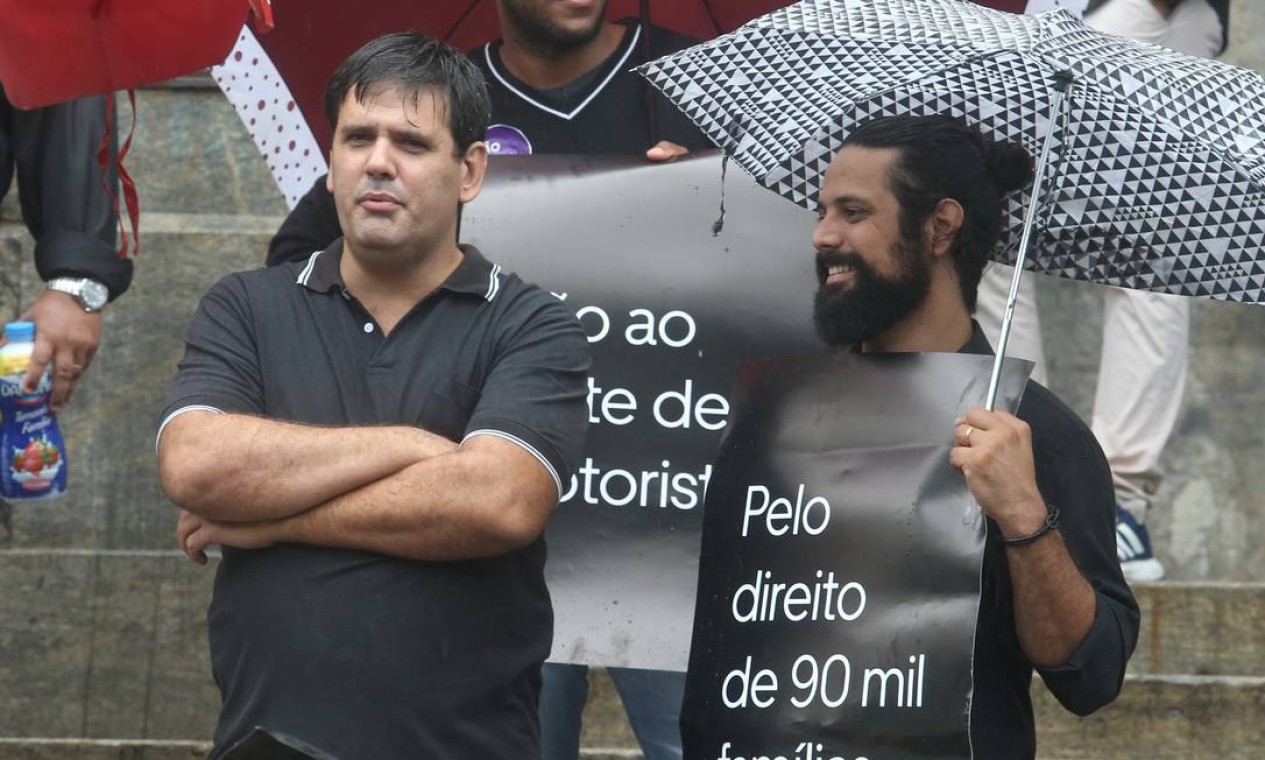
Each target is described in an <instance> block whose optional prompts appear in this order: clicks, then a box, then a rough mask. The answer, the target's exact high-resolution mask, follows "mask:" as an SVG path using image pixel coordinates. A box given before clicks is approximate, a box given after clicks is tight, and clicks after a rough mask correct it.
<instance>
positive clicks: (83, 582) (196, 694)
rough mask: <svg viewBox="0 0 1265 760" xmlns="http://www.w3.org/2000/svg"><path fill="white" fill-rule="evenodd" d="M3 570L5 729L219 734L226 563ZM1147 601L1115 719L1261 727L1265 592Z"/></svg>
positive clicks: (591, 743)
mask: <svg viewBox="0 0 1265 760" xmlns="http://www.w3.org/2000/svg"><path fill="white" fill-rule="evenodd" d="M146 445H149V444H148V443H146ZM66 501H67V500H63V501H62V502H52V503H49V504H47V505H40V506H30V505H20V506H16V507H15V508H14V509H15V512H14V514H13V516H12V517H13V519H14V523H15V525H18V526H20V525H22V524H24V522H25V520H26V519H31V516H29V515H27V516H23V514H22V512H23V511H24V510H29V509H61V508H63V506H62V505H63V504H64V503H65V502H66ZM146 508H147V509H148V510H149V511H151V512H153V513H154V516H153V517H152V518H151V519H153V520H155V521H160V520H168V519H171V518H172V516H171V515H170V514H169V512H170V508H169V507H167V506H166V505H164V504H162V503H155V502H154V501H150V502H149V504H148V506H147V507H146ZM73 516H74V515H73V512H72V513H70V514H67V515H66V516H65V518H64V519H66V520H70V519H71V518H72V517H73ZM168 538H169V534H168ZM0 577H3V578H5V579H6V583H5V593H4V594H2V595H0V736H9V737H15V736H16V737H21V736H37V737H55V738H71V737H86V738H92V739H124V738H132V737H136V738H143V739H150V740H203V739H205V738H207V737H209V736H210V732H211V728H212V726H213V723H214V719H215V714H216V709H217V706H218V695H217V693H216V691H215V688H214V686H213V684H212V682H211V678H210V665H209V660H208V653H207V643H206V606H207V602H208V600H209V596H210V589H211V584H212V582H213V578H214V565H212V566H211V567H207V568H203V567H198V566H196V565H193V564H192V563H190V562H189V561H188V560H187V559H186V558H185V557H184V556H183V555H182V554H180V553H179V552H176V551H174V550H171V549H166V550H89V549H74V548H71V549H35V548H10V549H8V550H0ZM1138 597H1139V599H1140V601H1141V604H1142V607H1143V610H1144V625H1143V629H1142V630H1143V633H1142V640H1141V644H1140V646H1139V648H1138V653H1137V655H1135V657H1134V660H1133V663H1132V675H1131V676H1130V680H1129V683H1128V687H1127V688H1126V690H1125V694H1124V696H1123V697H1122V698H1121V701H1120V703H1118V704H1117V705H1115V706H1113V707H1112V708H1110V709H1109V710H1107V711H1106V712H1105V713H1104V715H1105V716H1106V718H1105V719H1107V720H1108V721H1109V722H1110V721H1111V720H1114V719H1113V718H1112V717H1111V716H1116V715H1121V716H1124V717H1123V718H1120V719H1119V721H1118V722H1117V723H1115V724H1113V725H1117V726H1118V725H1119V724H1120V722H1123V723H1124V724H1125V725H1128V724H1131V723H1132V722H1134V721H1135V720H1139V719H1141V717H1140V716H1143V715H1150V714H1151V713H1155V714H1154V715H1150V717H1147V720H1148V721H1152V722H1155V721H1159V722H1160V723H1164V722H1165V721H1167V722H1168V723H1171V724H1173V725H1174V728H1173V729H1172V730H1173V731H1175V732H1178V733H1180V734H1181V735H1186V734H1185V733H1182V732H1186V733H1188V732H1189V730H1195V729H1198V731H1212V730H1213V729H1214V728H1215V730H1216V731H1217V732H1219V733H1220V734H1223V735H1225V736H1227V737H1233V736H1236V735H1238V734H1241V733H1242V732H1243V731H1251V730H1261V726H1256V725H1253V726H1247V727H1244V728H1241V729H1235V728H1233V726H1234V723H1233V722H1231V723H1227V724H1226V725H1224V726H1221V727H1220V728H1216V726H1219V725H1221V723H1223V722H1225V721H1227V720H1230V719H1231V718H1233V720H1234V721H1238V717H1236V716H1242V715H1249V714H1251V712H1250V711H1251V710H1253V709H1256V707H1259V706H1260V704H1259V703H1260V700H1261V696H1262V685H1261V684H1262V680H1263V679H1265V664H1263V662H1265V657H1263V656H1262V652H1265V649H1263V647H1265V625H1262V618H1263V617H1265V586H1261V585H1255V584H1193V583H1159V584H1151V585H1146V586H1141V587H1139V588H1138ZM590 678H591V683H592V686H591V689H590V694H591V699H590V702H589V706H588V708H587V710H586V713H585V723H584V745H585V746H586V747H590V748H594V749H603V748H606V749H612V750H630V749H633V748H635V747H636V743H635V741H634V739H633V736H632V733H631V731H630V730H629V728H628V725H627V721H626V719H625V718H624V712H623V707H622V705H621V704H620V702H619V697H618V695H617V694H616V693H615V690H614V688H613V686H612V685H611V684H610V680H609V678H607V677H606V675H605V673H604V672H603V671H601V670H600V669H594V670H593V671H592V673H591V676H590ZM1046 702H1048V700H1046ZM1038 705H1040V706H1041V709H1042V710H1043V713H1042V714H1043V715H1050V716H1051V717H1050V720H1051V721H1053V722H1052V724H1051V725H1053V726H1055V727H1056V728H1057V730H1058V731H1059V732H1060V734H1059V735H1073V734H1074V733H1075V731H1076V730H1080V731H1092V730H1097V729H1093V728H1092V727H1093V726H1097V725H1099V724H1098V723H1093V722H1081V721H1075V720H1073V719H1072V718H1071V717H1070V716H1067V717H1061V716H1059V715H1058V713H1057V712H1056V711H1053V710H1051V709H1049V705H1047V704H1045V702H1042V700H1041V698H1038ZM1206 705H1207V706H1210V707H1205V706H1206ZM1214 707H1215V709H1214ZM1199 710H1203V712H1198V711H1199ZM1157 711H1158V712H1157ZM1161 714H1162V715H1167V716H1169V717H1157V716H1160V715H1161ZM1221 716H1225V717H1221ZM1102 719H1103V718H1097V717H1096V718H1093V719H1091V721H1099V720H1102ZM1248 722H1251V721H1248ZM1262 725H1265V724H1262ZM1078 726H1079V727H1081V728H1073V727H1078ZM1085 727H1090V728H1085ZM1109 728H1110V726H1108V728H1106V729H1103V730H1104V731H1106V730H1109ZM1075 746H1081V744H1075ZM1249 746H1251V745H1249ZM1259 746H1261V747H1263V748H1265V742H1262V743H1261V744H1260V745H1259ZM3 756H4V755H3V752H2V751H0V757H3ZM1068 756H1069V757H1080V755H1068Z"/></svg>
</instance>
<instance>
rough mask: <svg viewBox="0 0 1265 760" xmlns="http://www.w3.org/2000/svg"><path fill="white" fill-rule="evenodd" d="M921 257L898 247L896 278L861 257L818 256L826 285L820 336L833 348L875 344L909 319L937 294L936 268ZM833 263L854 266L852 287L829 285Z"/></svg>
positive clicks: (816, 305) (817, 321)
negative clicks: (934, 288) (932, 292)
mask: <svg viewBox="0 0 1265 760" xmlns="http://www.w3.org/2000/svg"><path fill="white" fill-rule="evenodd" d="M921 253H922V252H916V251H915V250H914V249H913V248H912V247H911V246H909V245H908V244H906V243H905V242H904V241H901V242H899V243H897V244H896V245H894V246H893V247H892V260H893V261H895V262H896V264H897V265H898V270H899V271H898V274H897V276H896V277H895V278H891V279H889V278H886V277H884V276H883V275H881V274H879V273H878V271H877V270H875V269H874V267H872V266H870V264H869V263H868V262H866V261H865V260H864V259H862V258H861V257H860V256H858V255H857V254H855V253H843V252H840V251H822V252H820V253H818V254H817V281H818V282H819V283H821V287H820V288H818V290H817V296H816V298H814V300H813V324H814V325H815V326H816V328H817V337H819V338H821V340H822V341H823V342H825V343H826V344H827V345H829V346H834V347H836V348H846V347H848V346H853V345H857V344H859V343H863V342H865V341H868V340H873V339H874V338H876V337H878V336H879V335H881V334H882V333H883V332H885V331H886V330H888V329H889V328H891V327H892V326H893V325H895V324H896V323H898V322H900V321H901V320H902V319H904V318H905V317H906V316H908V315H909V313H910V312H912V311H913V310H914V309H915V308H917V307H918V306H919V305H920V304H921V303H922V302H923V301H924V300H926V298H927V293H928V292H929V291H930V290H931V266H930V264H929V263H928V262H927V260H926V258H925V256H923V255H921ZM833 264H850V265H851V266H852V267H853V275H852V282H851V284H850V285H849V286H847V287H846V288H845V287H843V286H838V285H826V284H825V282H826V268H827V267H829V266H830V265H833Z"/></svg>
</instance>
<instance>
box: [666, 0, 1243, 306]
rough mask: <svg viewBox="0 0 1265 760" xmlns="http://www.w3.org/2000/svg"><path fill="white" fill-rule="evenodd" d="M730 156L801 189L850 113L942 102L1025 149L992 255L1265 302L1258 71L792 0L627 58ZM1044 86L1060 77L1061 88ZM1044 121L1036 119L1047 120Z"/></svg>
mask: <svg viewBox="0 0 1265 760" xmlns="http://www.w3.org/2000/svg"><path fill="white" fill-rule="evenodd" d="M641 71H642V73H643V74H644V75H645V76H646V78H647V79H648V80H649V81H650V82H651V83H652V84H653V85H654V86H655V87H657V88H658V89H660V90H661V91H662V92H663V93H664V94H665V95H666V96H667V97H668V98H669V99H670V100H672V101H673V102H675V103H677V104H678V105H679V106H680V107H681V108H682V110H683V111H685V113H686V114H687V115H689V116H690V118H692V119H693V120H694V121H695V122H696V123H697V124H698V125H699V126H700V127H701V128H702V129H703V131H704V132H705V133H706V134H707V135H708V136H709V137H711V138H712V139H713V140H714V141H715V142H716V143H717V145H719V146H720V147H722V148H724V149H725V150H726V151H727V152H729V153H730V154H731V155H732V156H733V157H734V159H735V160H736V161H737V163H738V164H739V165H740V166H742V167H743V168H744V169H745V170H746V171H748V172H750V173H751V174H752V175H753V176H754V177H756V179H757V180H759V181H760V182H762V183H763V184H765V185H766V186H767V187H769V188H770V189H772V190H774V191H776V192H778V193H779V194H781V195H783V196H784V197H786V198H788V199H790V200H792V201H794V202H795V203H798V204H800V205H803V206H807V207H809V208H812V207H815V206H816V203H817V194H818V191H819V188H820V183H821V177H822V175H823V174H824V172H825V169H826V167H827V166H829V164H830V161H831V159H832V158H833V157H834V155H835V154H836V153H837V152H838V150H839V148H840V146H841V145H842V144H843V141H844V140H845V139H846V138H847V136H848V135H849V134H851V132H852V130H853V129H854V128H855V127H856V126H857V125H858V124H860V123H862V122H864V121H867V120H869V119H873V118H878V117H881V116H890V115H897V114H950V115H953V116H956V117H961V118H963V119H965V120H966V121H967V122H969V123H971V124H973V125H974V126H976V127H977V128H979V129H980V130H981V131H982V132H983V133H985V134H987V135H989V136H990V137H992V138H993V139H998V140H1010V141H1016V142H1019V143H1021V144H1022V145H1023V146H1024V147H1025V148H1027V149H1028V151H1029V152H1030V153H1032V154H1033V155H1034V156H1037V155H1040V154H1041V149H1042V147H1043V146H1044V145H1045V141H1046V140H1047V135H1048V140H1049V145H1048V162H1047V166H1046V177H1045V179H1044V181H1043V183H1042V187H1041V188H1040V189H1039V190H1037V191H1035V193H1034V192H1033V191H1031V190H1029V191H1025V192H1020V193H1016V194H1014V197H1012V198H1010V199H1008V204H1007V208H1006V211H1005V219H1004V234H1003V239H1002V242H1001V244H1000V245H999V246H998V249H997V250H996V251H994V252H993V257H994V258H995V259H996V260H998V261H1003V262H1008V263H1009V262H1013V261H1014V260H1015V258H1016V253H1017V248H1018V241H1019V238H1020V236H1021V233H1022V225H1023V219H1024V211H1025V209H1026V208H1027V207H1028V205H1029V204H1030V203H1033V202H1035V203H1036V204H1037V209H1036V215H1035V220H1036V221H1035V226H1036V229H1034V233H1035V234H1034V235H1033V241H1034V243H1033V250H1031V251H1029V259H1028V260H1029V267H1030V268H1032V269H1034V270H1038V271H1042V272H1046V273H1049V274H1054V275H1058V276H1062V277H1068V278H1073V279H1081V280H1089V281H1093V282H1100V283H1106V284H1111V285H1119V286H1123V287H1130V288H1139V289H1147V290H1155V291H1159V292H1165V293H1177V294H1182V295H1190V296H1203V297H1212V298H1219V299H1227V300H1235V301H1248V302H1255V303H1260V302H1265V285H1263V283H1265V265H1263V264H1262V260H1263V259H1265V79H1263V78H1262V77H1261V75H1260V74H1258V73H1255V72H1251V71H1246V70H1243V69H1237V68H1235V67H1232V66H1227V65H1225V64H1222V63H1219V62H1216V61H1208V60H1204V59H1199V58H1193V57H1189V56H1184V55H1180V54H1178V53H1174V52H1172V51H1169V50H1166V49H1163V48H1160V47H1157V46H1153V45H1146V44H1141V43H1136V42H1133V41H1131V40H1127V39H1124V38H1118V37H1112V36H1109V35H1104V34H1101V33H1098V32H1096V31H1094V30H1092V29H1090V28H1088V27H1086V26H1085V25H1084V24H1083V23H1082V22H1081V21H1080V20H1079V19H1077V18H1075V17H1074V16H1072V15H1071V14H1069V13H1067V12H1064V11H1057V12H1054V13H1048V14H1043V15H1040V16H1024V15H1014V14H1009V13H1003V12H1000V11H994V10H992V9H989V8H984V7H982V6H977V5H975V4H973V3H970V2H966V0H802V2H799V3H796V4H794V5H790V6H787V7H786V8H782V9H780V10H777V11H774V12H773V13H770V14H767V15H765V16H762V17H760V18H758V19H755V20H754V21H752V22H750V23H749V24H747V25H746V26H744V27H743V28H741V29H739V30H738V31H736V32H734V33H732V34H729V35H725V36H722V37H720V38H717V39H715V40H712V41H709V42H707V43H704V44H702V45H699V46H696V47H694V48H690V49H687V50H684V51H681V52H680V53H677V54H674V55H672V56H669V57H667V58H663V59H660V60H658V61H655V62H652V63H650V64H647V65H646V66H644V67H642V69H641ZM1057 91H1063V92H1065V95H1064V96H1062V100H1061V105H1059V106H1058V108H1057V109H1056V107H1055V104H1056V102H1060V101H1059V96H1056V92H1057ZM1051 125H1052V126H1051Z"/></svg>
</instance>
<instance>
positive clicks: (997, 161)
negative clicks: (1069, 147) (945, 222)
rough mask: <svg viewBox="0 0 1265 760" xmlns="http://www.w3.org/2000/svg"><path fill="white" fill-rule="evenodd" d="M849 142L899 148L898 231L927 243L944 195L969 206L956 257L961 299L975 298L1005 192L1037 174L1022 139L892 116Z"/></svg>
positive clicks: (969, 304)
mask: <svg viewBox="0 0 1265 760" xmlns="http://www.w3.org/2000/svg"><path fill="white" fill-rule="evenodd" d="M843 145H844V147H846V146H849V145H855V146H858V147H863V148H895V149H897V150H898V151H899V152H900V155H899V158H898V159H897V160H896V161H895V162H893V163H892V166H891V169H890V171H889V172H888V176H887V183H888V188H889V189H890V190H891V191H892V194H893V195H895V196H896V200H897V202H898V203H899V204H900V231H901V235H902V237H904V239H905V240H906V241H909V242H914V243H917V244H921V236H922V226H923V223H924V222H925V221H926V220H927V217H928V216H929V215H930V214H931V213H932V212H933V211H934V210H935V208H936V205H937V204H938V203H939V202H940V200H941V199H943V198H952V199H953V200H955V201H957V202H958V204H959V205H961V206H962V210H963V211H964V212H965V214H964V218H963V220H962V227H961V229H959V230H958V232H957V236H956V239H955V240H954V241H953V248H952V249H951V251H950V252H951V255H952V257H953V264H954V268H955V270H956V272H957V278H958V286H959V287H960V288H961V290H962V300H963V301H965V302H966V308H967V310H968V311H970V312H972V313H973V312H974V311H975V296H976V291H977V290H978V289H979V281H980V277H981V276H982V275H983V273H984V265H985V264H986V263H988V257H989V254H990V253H992V251H993V248H994V247H995V246H996V245H997V240H998V238H999V236H1000V235H1001V222H1002V211H1003V208H1002V197H1003V196H1005V195H1006V194H1007V193H1010V192H1012V191H1015V190H1018V189H1020V188H1022V187H1025V186H1027V184H1028V183H1029V182H1030V181H1031V180H1032V172H1033V165H1032V156H1031V155H1030V154H1029V153H1028V151H1027V150H1025V149H1024V147H1023V146H1022V145H1019V144H1017V143H1010V142H994V141H992V140H990V139H989V138H987V137H985V136H984V135H982V134H980V133H979V131H977V130H976V129H974V128H973V127H969V126H967V125H966V124H965V123H963V122H962V121H960V120H958V119H954V118H951V117H948V116H890V117H884V118H880V119H874V120H873V121H868V122H865V123H864V124H862V125H861V126H859V127H857V128H856V130H854V131H853V132H852V134H851V135H849V136H848V138H847V139H846V140H844V142H843Z"/></svg>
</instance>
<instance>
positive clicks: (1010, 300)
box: [984, 87, 1067, 412]
mask: <svg viewBox="0 0 1265 760" xmlns="http://www.w3.org/2000/svg"><path fill="white" fill-rule="evenodd" d="M1066 94H1067V93H1066V91H1065V90H1064V89H1062V88H1057V87H1056V88H1055V89H1054V97H1053V98H1052V99H1051V101H1050V120H1049V121H1048V122H1047V123H1046V125H1045V136H1044V137H1042V138H1041V156H1040V157H1039V158H1038V159H1037V165H1036V171H1035V174H1034V175H1033V177H1032V193H1031V195H1030V197H1029V199H1028V209H1027V212H1026V213H1025V214H1024V218H1023V235H1022V236H1021V237H1020V238H1019V254H1018V256H1016V258H1015V276H1014V277H1013V278H1011V280H1010V295H1009V296H1007V298H1006V311H1005V312H1004V314H1003V315H1002V320H1001V334H1000V335H999V336H998V337H997V357H996V358H995V359H994V360H993V376H992V378H991V379H990V380H989V381H988V400H987V401H985V402H984V408H985V409H988V410H989V411H990V412H991V411H992V410H993V407H994V406H995V405H996V403H997V386H998V385H999V384H1000V383H1001V367H1002V363H1003V361H1004V360H1005V358H1006V344H1007V343H1008V342H1010V323H1011V322H1013V321H1014V318H1015V301H1016V300H1018V298H1019V281H1020V280H1021V279H1022V278H1023V266H1024V263H1025V262H1026V261H1027V259H1028V240H1029V238H1031V237H1032V227H1033V224H1034V223H1035V222H1036V218H1037V204H1038V203H1039V202H1040V200H1041V183H1042V182H1043V181H1044V180H1045V169H1046V166H1047V165H1048V164H1049V161H1050V146H1051V144H1052V143H1053V142H1054V125H1055V122H1056V121H1057V120H1058V117H1059V115H1060V114H1061V113H1062V110H1063V98H1064V97H1066Z"/></svg>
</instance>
